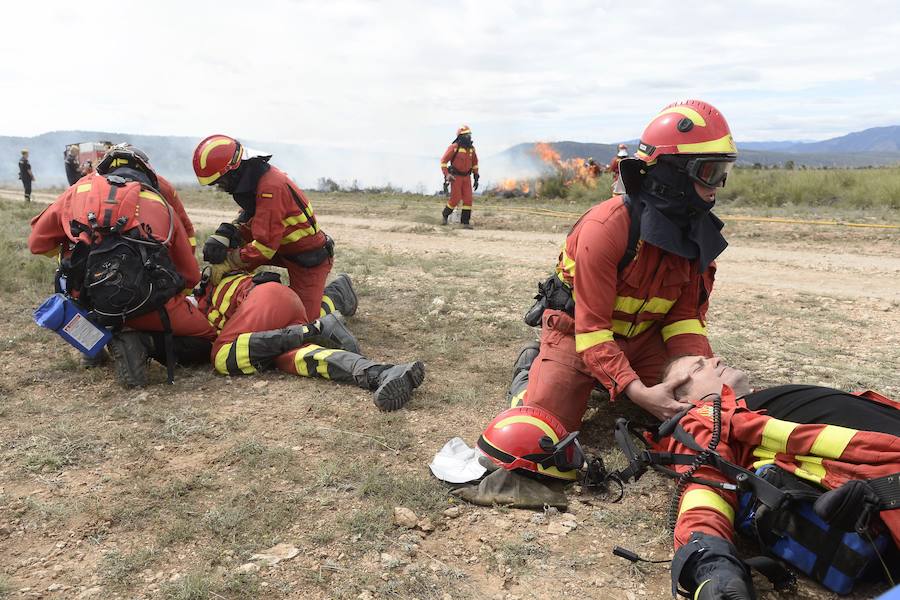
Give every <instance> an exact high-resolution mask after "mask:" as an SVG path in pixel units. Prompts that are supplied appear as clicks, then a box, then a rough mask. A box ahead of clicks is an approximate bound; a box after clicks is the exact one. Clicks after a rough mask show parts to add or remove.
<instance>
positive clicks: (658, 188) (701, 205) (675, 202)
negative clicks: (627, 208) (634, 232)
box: [640, 158, 728, 273]
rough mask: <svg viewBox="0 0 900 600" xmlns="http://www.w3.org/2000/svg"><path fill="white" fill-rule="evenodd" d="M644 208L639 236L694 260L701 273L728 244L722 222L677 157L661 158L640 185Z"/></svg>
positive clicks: (668, 250) (711, 203)
mask: <svg viewBox="0 0 900 600" xmlns="http://www.w3.org/2000/svg"><path fill="white" fill-rule="evenodd" d="M640 194H641V200H643V203H644V212H643V214H642V215H641V239H643V240H645V241H647V242H649V243H651V244H653V245H654V246H658V247H659V248H662V249H663V250H665V251H667V252H671V253H672V254H676V255H678V256H681V257H684V258H686V259H688V260H695V259H696V260H697V261H698V263H699V270H700V272H701V273H702V272H703V271H704V270H706V267H707V266H709V264H710V263H711V262H712V261H713V260H715V259H716V257H717V256H718V255H719V254H721V253H722V251H723V250H725V248H726V247H727V246H728V242H726V241H725V238H724V237H723V236H722V234H721V233H720V231H721V229H722V227H723V226H724V223H722V221H721V220H720V219H719V218H718V217H717V216H715V215H714V214H713V213H712V212H711V210H712V208H713V206H714V205H715V202H706V201H705V200H703V198H701V197H700V196H699V195H698V194H697V191H696V190H695V189H694V182H693V181H692V180H691V178H690V176H689V175H688V173H687V171H686V170H685V169H684V168H682V167H681V166H680V165H679V164H677V162H676V161H672V160H668V159H667V158H660V159H659V160H658V161H657V163H656V165H654V166H653V167H650V168H649V169H648V170H647V172H646V174H645V175H644V177H643V179H642V181H641V186H640Z"/></svg>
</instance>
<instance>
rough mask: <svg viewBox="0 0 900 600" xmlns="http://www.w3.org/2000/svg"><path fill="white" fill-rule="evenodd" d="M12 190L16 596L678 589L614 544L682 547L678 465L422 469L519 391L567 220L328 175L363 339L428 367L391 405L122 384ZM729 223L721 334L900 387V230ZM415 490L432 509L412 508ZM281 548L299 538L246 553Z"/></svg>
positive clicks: (6, 587)
mask: <svg viewBox="0 0 900 600" xmlns="http://www.w3.org/2000/svg"><path fill="white" fill-rule="evenodd" d="M51 198H52V196H50V195H41V194H38V195H37V199H38V200H49V199H51ZM18 199H19V196H18V193H4V192H2V191H0V215H3V216H4V222H5V225H3V226H2V227H3V229H2V230H0V231H2V235H3V237H2V239H0V242H2V244H3V246H0V248H5V250H4V252H5V254H2V253H0V259H2V260H0V262H4V263H5V264H3V265H0V277H2V278H3V279H6V281H5V282H4V281H3V280H2V279H0V417H2V419H0V569H2V570H0V598H2V597H5V596H8V597H11V598H19V597H22V598H98V599H99V598H104V599H105V598H166V599H204V598H209V599H218V598H255V597H260V598H351V599H359V600H368V599H374V598H418V599H421V600H426V599H439V600H448V599H451V598H452V599H460V598H490V599H498V600H517V599H526V598H527V599H542V598H559V597H560V595H561V594H562V595H565V596H567V597H573V598H604V599H605V598H609V599H620V598H627V599H629V600H634V599H636V598H666V597H669V574H668V565H665V564H663V565H646V566H645V565H643V564H642V565H640V566H637V567H635V566H632V565H631V564H629V563H627V562H625V561H623V560H622V559H619V558H616V557H614V556H613V555H612V554H611V551H612V547H613V546H614V545H617V544H618V545H622V546H626V547H629V548H631V549H633V550H635V551H637V552H639V553H640V554H641V555H642V556H644V557H646V558H651V559H661V558H668V557H670V556H671V535H670V534H669V533H668V532H667V531H666V529H665V512H666V509H667V506H668V503H669V498H670V493H671V489H672V485H671V484H670V482H669V481H667V480H665V479H663V478H661V477H658V476H656V475H655V474H650V475H647V476H645V477H644V478H643V479H642V480H641V481H640V482H639V483H638V484H634V485H631V486H629V487H628V489H627V491H626V496H625V500H624V501H623V502H620V503H618V504H613V503H611V502H609V498H606V497H604V496H597V495H593V494H591V493H588V492H585V491H582V490H579V489H578V488H577V487H576V488H575V489H571V490H570V491H569V498H570V502H571V504H570V507H569V510H568V511H567V512H565V513H560V514H553V513H552V512H547V513H535V512H529V511H520V510H509V509H505V508H493V509H490V508H477V507H472V506H468V505H464V504H459V503H458V502H457V501H455V500H454V499H452V497H451V496H449V495H448V493H447V488H446V487H445V486H443V485H442V484H440V483H439V482H437V481H436V480H435V479H434V478H433V477H432V476H431V474H430V472H429V470H428V467H427V464H428V463H429V462H430V460H431V458H432V457H433V455H434V453H435V452H436V451H437V450H438V449H439V448H440V447H441V446H442V445H443V444H444V443H445V442H446V441H447V440H449V439H450V438H451V437H453V436H457V435H458V436H461V437H462V438H463V439H465V440H466V441H467V442H468V443H469V444H474V442H475V440H476V439H477V436H478V435H479V434H480V432H481V431H482V429H483V427H484V425H485V424H486V423H487V421H488V420H489V419H490V418H491V417H492V416H493V415H495V414H496V413H497V412H499V411H500V410H501V409H502V408H503V406H504V394H505V388H506V385H507V384H508V379H509V376H510V370H511V366H512V362H513V361H514V359H515V357H516V355H517V353H518V350H519V348H520V347H521V346H522V345H523V344H524V343H525V342H527V341H529V340H532V339H535V332H534V331H533V330H531V329H530V328H528V327H526V326H525V325H524V324H523V323H522V322H521V315H522V313H523V312H524V310H525V309H526V308H527V307H528V306H529V305H530V298H531V296H532V295H533V293H534V288H535V283H536V282H537V280H538V279H541V278H543V277H544V276H545V275H546V274H547V273H548V272H549V271H550V269H551V268H552V266H553V264H554V260H555V257H556V255H557V253H558V251H559V245H560V243H561V242H562V240H563V239H564V236H565V231H566V230H567V228H568V227H569V226H570V225H571V220H568V219H567V218H566V217H565V215H562V216H547V215H544V214H539V213H535V214H534V215H529V214H523V213H522V212H515V211H509V210H506V209H505V207H504V206H501V205H490V204H488V203H485V205H484V206H482V207H478V206H476V212H475V217H474V220H475V223H476V226H477V228H476V229H475V230H474V231H466V230H461V229H457V228H444V227H441V226H440V225H438V220H439V212H440V207H441V204H442V202H441V200H440V199H437V198H421V197H419V198H415V199H413V200H403V199H400V200H390V201H387V200H385V201H381V199H379V198H378V197H377V196H374V197H373V196H369V197H367V196H363V195H362V194H356V195H352V194H338V195H317V196H316V195H314V196H313V202H314V204H315V207H316V209H317V212H318V213H319V216H320V222H321V223H322V225H323V227H324V228H325V229H326V231H328V233H330V234H331V235H332V236H333V237H334V238H335V240H336V242H337V257H336V260H337V263H336V265H335V270H334V272H335V273H338V272H342V271H346V272H348V273H350V274H351V275H352V277H353V280H354V283H355V285H356V287H357V288H358V291H359V296H360V310H359V312H358V313H357V315H356V316H354V317H352V318H350V319H349V320H348V324H349V325H350V327H351V328H352V329H353V331H354V332H355V333H356V334H357V336H358V337H359V339H360V343H361V345H362V347H363V350H364V352H365V353H366V354H368V355H370V356H372V357H373V358H376V359H383V360H386V361H392V362H398V361H406V360H411V359H414V358H419V359H421V360H424V361H425V362H426V365H427V377H426V381H425V384H424V385H423V387H422V388H420V390H419V391H417V393H416V394H415V396H414V398H413V400H412V401H411V402H410V404H409V405H408V407H407V408H405V409H403V410H401V411H398V412H395V413H380V412H379V411H378V410H377V409H376V408H375V406H374V405H373V404H372V402H371V396H370V394H369V393H368V392H365V391H363V390H360V389H356V388H352V387H348V386H340V385H337V384H333V383H331V382H327V381H322V380H310V379H299V378H296V377H290V376H288V375H285V374H280V373H277V372H270V373H264V374H259V375H256V376H253V377H248V378H242V379H238V378H227V377H219V376H216V375H214V374H213V373H211V372H210V371H208V370H206V369H185V370H180V371H179V372H178V374H177V380H176V383H175V385H174V386H171V387H169V386H166V385H165V384H164V377H165V374H164V370H163V369H162V368H161V367H158V366H154V368H153V370H152V373H151V379H152V382H153V384H152V385H150V386H149V387H147V388H145V389H143V390H136V391H135V390H131V391H126V390H123V389H121V388H119V387H118V386H117V385H116V383H115V382H114V381H113V375H112V371H111V369H110V368H108V367H106V368H100V369H93V370H84V369H82V368H81V366H80V362H79V359H78V357H77V356H76V353H75V352H74V351H70V350H69V349H68V347H67V346H66V345H65V344H63V343H62V342H60V341H59V340H58V339H57V338H55V337H54V336H53V335H52V334H51V333H49V332H47V331H44V330H40V329H39V328H37V326H35V325H34V324H33V323H32V322H31V310H32V309H33V308H34V307H35V306H36V305H37V304H38V303H39V302H40V300H41V299H43V297H45V296H46V295H47V293H48V291H49V290H48V287H47V284H46V283H44V282H45V281H46V277H47V276H48V273H49V272H50V270H51V269H52V266H51V265H49V261H46V260H45V259H41V258H34V257H30V256H28V255H27V252H26V251H25V250H24V249H23V247H22V240H23V239H24V238H25V237H26V236H27V232H28V226H27V223H28V219H29V218H30V217H31V216H32V215H34V214H36V213H37V212H39V210H40V206H39V205H38V203H35V205H34V206H26V205H23V204H22V203H21V202H20V201H18ZM185 202H186V204H187V205H188V212H189V214H190V215H191V217H192V219H194V220H195V223H197V225H198V229H199V230H200V233H201V236H199V237H200V239H203V235H204V234H206V233H208V232H209V231H211V230H212V229H213V228H214V227H215V226H216V225H217V224H218V223H219V222H220V221H221V220H224V219H229V218H231V216H232V212H233V211H232V205H230V204H228V203H227V202H226V200H225V199H224V197H221V196H214V195H212V194H208V193H205V192H195V193H193V194H187V195H186V197H185ZM550 208H552V209H554V210H557V211H562V210H563V209H564V208H565V207H561V206H559V205H550ZM479 209H480V210H479ZM566 210H567V211H569V212H571V211H572V209H571V208H568V209H566ZM722 213H726V210H724V209H723V210H722ZM725 221H726V223H727V229H726V232H727V234H728V238H729V241H730V242H731V245H730V247H729V248H728V250H727V251H726V252H725V253H724V254H723V256H722V257H721V259H720V260H719V270H718V274H717V283H716V289H715V292H714V296H713V304H712V309H711V314H710V334H711V338H712V343H713V347H714V348H715V349H716V351H717V352H718V353H719V354H720V355H721V356H723V357H724V358H725V359H726V360H727V361H728V362H729V363H731V364H732V365H733V366H736V367H740V368H743V369H745V370H747V371H749V372H750V374H751V381H753V383H754V384H756V385H759V386H764V385H768V384H774V383H786V382H802V383H817V384H823V385H829V386H833V387H837V388H841V389H859V388H871V389H876V390H880V391H882V392H883V393H886V394H888V395H891V396H893V397H900V378H898V376H897V375H898V367H900V310H898V309H900V243H898V242H900V231H898V230H886V229H885V230H878V229H854V228H847V227H838V226H827V227H814V226H808V225H791V224H772V223H756V222H743V221H741V222H728V219H727V218H725ZM894 221H895V222H898V221H900V215H898V216H897V218H895V219H894ZM623 412H625V413H626V414H631V415H633V414H635V413H634V411H633V409H631V408H629V407H627V406H623V405H618V404H616V405H610V404H609V403H607V402H604V401H602V400H598V401H597V402H596V403H595V406H594V407H593V408H592V409H591V410H590V411H589V413H588V417H587V422H586V423H585V426H584V438H585V441H586V443H587V446H588V448H589V449H590V450H592V451H594V452H596V453H599V454H601V455H602V456H603V457H604V458H605V459H606V460H607V461H608V462H609V463H611V464H612V465H614V466H615V465H616V462H617V461H620V460H621V457H620V456H619V455H618V453H617V452H616V451H615V450H614V448H613V445H614V444H613V442H612V439H611V435H610V434H611V426H612V423H613V421H614V419H615V417H616V416H617V415H618V414H621V413H623ZM397 506H405V507H408V508H410V509H412V510H413V511H415V513H416V514H417V516H418V517H419V518H420V519H422V520H421V521H420V522H419V526H417V527H415V528H413V529H403V528H400V527H398V526H396V525H394V524H393V518H392V515H393V509H394V507H397ZM448 509H449V510H448ZM276 544H287V545H290V546H292V547H294V548H296V549H297V550H298V551H299V552H298V553H297V554H296V556H293V557H291V558H289V559H285V560H283V561H281V562H278V563H277V564H275V565H272V566H268V565H266V564H265V562H264V561H262V560H260V559H251V557H252V555H254V554H256V553H261V552H263V551H265V550H267V549H269V548H271V547H273V546H275V545H276ZM758 586H759V588H760V590H761V597H763V598H767V599H774V598H788V597H790V598H830V597H832V596H831V595H830V594H828V593H826V592H824V591H823V590H822V588H820V587H818V586H816V585H814V584H811V583H809V582H801V585H800V587H799V589H798V590H795V591H794V592H792V593H790V594H784V595H782V594H777V593H776V592H774V591H771V590H770V587H769V586H768V584H766V583H765V582H764V581H759V582H758ZM881 589H882V588H880V587H877V586H868V587H866V586H863V587H861V588H860V590H859V591H858V592H857V593H856V594H855V595H854V596H852V597H853V598H866V597H871V596H873V595H875V594H876V593H877V592H878V591H880V590H881Z"/></svg>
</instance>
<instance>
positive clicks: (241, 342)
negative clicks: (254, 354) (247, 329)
mask: <svg viewBox="0 0 900 600" xmlns="http://www.w3.org/2000/svg"><path fill="white" fill-rule="evenodd" d="M251 335H253V334H251V333H242V334H241V335H239V336H238V338H237V366H238V368H239V369H240V370H241V372H242V373H244V374H245V375H253V374H254V373H256V369H254V368H253V365H251V364H250V336H251Z"/></svg>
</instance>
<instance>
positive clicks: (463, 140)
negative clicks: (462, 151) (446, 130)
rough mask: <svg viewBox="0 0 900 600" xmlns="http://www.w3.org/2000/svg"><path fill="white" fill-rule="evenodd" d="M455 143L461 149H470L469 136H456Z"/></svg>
mask: <svg viewBox="0 0 900 600" xmlns="http://www.w3.org/2000/svg"><path fill="white" fill-rule="evenodd" d="M455 141H456V143H457V144H459V145H460V147H461V148H471V147H472V136H471V135H458V136H456V140H455Z"/></svg>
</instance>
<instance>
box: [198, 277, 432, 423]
mask: <svg viewBox="0 0 900 600" xmlns="http://www.w3.org/2000/svg"><path fill="white" fill-rule="evenodd" d="M348 290H349V291H351V292H352V286H351V284H350V280H349V277H347V276H346V275H341V276H339V277H338V278H337V279H336V280H335V281H334V282H332V283H331V284H329V285H328V286H327V287H326V288H325V295H324V298H323V302H322V306H321V309H320V311H321V312H323V313H328V314H325V316H323V317H321V318H319V319H317V320H315V321H311V319H308V318H307V313H306V310H305V309H304V306H303V303H302V302H301V301H300V299H299V298H298V297H297V295H296V294H295V293H294V292H293V291H292V290H291V289H290V288H289V287H287V286H285V285H282V284H281V283H280V279H279V277H278V275H277V274H275V273H269V272H261V273H258V274H256V275H250V274H248V273H246V272H234V273H228V274H226V275H225V276H224V277H223V278H222V279H221V281H219V283H218V284H215V285H213V284H212V282H207V283H206V285H203V284H201V286H200V288H198V290H197V291H196V294H197V296H198V300H199V306H200V309H201V310H202V311H203V312H204V313H205V314H206V315H207V318H208V319H209V322H210V324H211V325H212V326H214V327H215V328H216V329H217V330H218V332H219V335H218V337H217V338H216V341H215V343H214V344H213V347H212V355H211V358H212V362H213V364H214V365H215V368H216V371H218V372H219V373H221V374H223V375H252V374H253V373H256V372H257V371H261V370H266V369H270V368H273V367H274V368H276V369H278V370H280V371H284V372H285V373H291V374H293V375H300V376H302V377H320V378H323V379H331V380H333V381H338V382H341V383H350V384H354V385H357V386H359V387H361V388H363V389H367V390H372V391H373V392H374V402H375V405H376V406H377V407H378V408H379V409H381V410H385V411H392V410H397V409H399V408H402V407H403V406H404V405H405V404H406V403H407V402H408V401H409V399H410V397H411V395H412V392H413V390H414V389H416V388H417V387H419V386H420V385H421V384H422V382H423V381H424V379H425V365H424V364H423V363H421V362H419V361H415V362H411V363H405V364H400V365H394V364H389V363H381V362H375V361H373V360H370V359H368V358H366V357H365V356H362V355H361V354H360V353H359V352H360V350H359V344H358V343H357V341H356V339H355V338H354V337H353V334H352V333H350V331H349V330H348V329H347V328H346V326H345V325H344V323H343V319H342V316H341V313H340V312H338V311H341V310H347V311H349V312H350V313H352V312H353V311H355V310H356V296H355V294H353V295H352V296H351V295H349V294H347V293H346V292H347V291H348ZM348 300H349V301H350V302H352V303H351V304H348Z"/></svg>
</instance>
